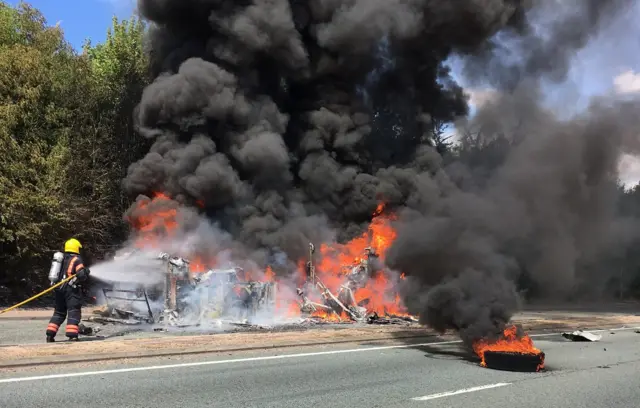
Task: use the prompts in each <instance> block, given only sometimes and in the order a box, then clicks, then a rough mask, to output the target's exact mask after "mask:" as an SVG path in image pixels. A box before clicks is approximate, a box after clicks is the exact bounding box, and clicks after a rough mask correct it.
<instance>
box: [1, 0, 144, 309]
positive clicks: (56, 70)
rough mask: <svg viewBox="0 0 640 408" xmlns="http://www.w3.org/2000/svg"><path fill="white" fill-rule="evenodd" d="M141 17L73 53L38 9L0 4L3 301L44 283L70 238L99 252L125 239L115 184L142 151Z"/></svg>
mask: <svg viewBox="0 0 640 408" xmlns="http://www.w3.org/2000/svg"><path fill="white" fill-rule="evenodd" d="M144 32H145V25H144V23H143V22H142V21H140V20H139V19H137V18H135V17H132V18H131V19H129V20H118V19H116V18H114V19H113V23H112V25H111V27H110V28H109V29H108V32H107V36H106V39H105V41H104V42H102V43H100V44H96V45H93V44H91V42H89V41H87V42H86V43H85V44H84V46H83V48H82V50H81V51H76V50H74V48H73V47H72V46H71V44H70V43H69V42H68V41H67V40H66V39H65V37H64V33H63V31H62V30H61V28H60V27H58V26H57V25H56V26H50V25H48V24H47V22H46V20H45V18H44V17H43V15H42V13H40V12H39V11H38V10H37V9H36V8H34V7H32V6H30V5H28V4H26V3H21V4H19V5H18V6H16V7H11V6H10V5H8V4H7V3H5V2H2V1H0V152H1V153H0V301H5V302H6V301H10V300H15V299H19V298H23V297H24V296H26V295H29V294H32V293H34V292H37V291H40V290H42V289H44V288H45V287H46V286H47V279H46V275H47V270H48V265H49V262H50V258H51V256H52V252H54V251H56V250H60V249H61V245H62V243H63V242H64V241H65V240H66V239H68V238H69V237H72V236H75V237H77V238H79V239H80V240H81V242H85V243H87V244H89V243H90V245H87V249H88V255H89V258H94V257H95V258H99V257H100V255H101V254H102V253H104V252H105V251H108V250H109V249H110V248H111V247H112V246H113V245H114V244H116V243H118V242H122V240H123V239H124V238H125V234H126V226H125V225H124V223H123V222H122V214H123V213H124V211H125V209H126V207H127V206H128V205H129V204H130V201H129V200H128V198H127V197H126V196H125V195H124V194H123V191H122V188H121V186H120V181H121V180H122V179H123V178H124V176H125V174H126V170H127V167H128V165H129V164H130V163H132V162H134V161H135V160H138V159H139V158H140V157H142V155H144V153H145V152H146V151H147V150H148V148H149V146H148V143H147V141H146V140H144V138H142V137H141V136H139V135H138V134H136V132H135V129H134V123H133V110H134V108H135V106H136V104H137V102H138V101H139V100H140V96H141V93H142V90H143V89H144V87H145V86H146V85H147V84H148V83H149V75H148V69H147V61H146V55H145V52H144V46H143V38H144Z"/></svg>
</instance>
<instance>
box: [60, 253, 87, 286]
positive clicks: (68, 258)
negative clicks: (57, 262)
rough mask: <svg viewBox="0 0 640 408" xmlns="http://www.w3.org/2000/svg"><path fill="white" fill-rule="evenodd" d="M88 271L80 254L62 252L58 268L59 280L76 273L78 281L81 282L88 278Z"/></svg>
mask: <svg viewBox="0 0 640 408" xmlns="http://www.w3.org/2000/svg"><path fill="white" fill-rule="evenodd" d="M89 273H90V271H89V268H87V267H85V266H84V261H83V260H82V257H81V256H80V255H78V254H73V253H70V252H65V253H64V258H63V259H62V267H61V268H60V280H62V279H66V278H68V277H69V276H72V275H76V276H77V277H78V283H79V284H82V283H84V282H86V281H87V279H88V278H89Z"/></svg>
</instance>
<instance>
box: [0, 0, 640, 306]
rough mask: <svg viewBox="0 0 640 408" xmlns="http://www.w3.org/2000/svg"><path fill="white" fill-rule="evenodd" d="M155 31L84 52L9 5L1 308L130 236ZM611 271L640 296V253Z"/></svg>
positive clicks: (2, 71) (623, 208) (630, 211)
mask: <svg viewBox="0 0 640 408" xmlns="http://www.w3.org/2000/svg"><path fill="white" fill-rule="evenodd" d="M145 30H146V27H145V24H144V22H143V21H141V20H139V19H138V18H136V17H131V18H130V19H128V20H119V19H117V18H114V19H113V22H112V25H111V27H110V28H109V29H108V32H107V36H106V39H105V40H104V42H102V43H100V44H95V45H94V44H92V43H91V42H90V41H87V42H86V43H85V44H84V46H83V48H82V50H81V51H76V50H75V49H74V48H73V47H72V46H71V44H70V43H69V42H68V41H67V40H66V39H65V37H64V33H63V31H62V30H61V29H60V27H58V26H57V25H56V26H50V25H48V24H47V22H46V20H45V18H44V17H43V15H42V14H41V13H40V12H39V11H38V10H37V9H36V8H34V7H32V6H30V5H28V4H26V3H21V4H19V5H18V6H16V7H12V6H10V5H8V4H7V3H5V2H3V1H2V0H0V303H6V302H12V301H15V300H20V299H24V298H25V297H26V296H29V295H32V294H34V293H37V292H39V291H41V290H43V289H44V288H46V287H47V285H48V282H47V276H46V275H47V270H48V267H49V262H50V259H51V256H52V253H53V252H54V251H56V250H60V249H61V245H62V243H63V242H64V241H65V240H66V239H68V238H69V237H71V236H74V237H77V238H79V239H80V240H81V241H82V242H84V243H86V244H87V249H88V254H89V258H94V259H99V258H100V257H102V256H103V255H104V254H105V253H107V252H110V251H111V250H112V249H113V248H114V247H115V246H117V244H118V243H120V242H122V241H123V240H124V239H125V238H126V234H127V226H126V224H125V223H124V222H123V219H122V215H123V214H124V212H125V210H126V209H127V207H128V206H129V205H130V204H131V199H132V197H127V196H126V195H125V193H124V192H123V189H122V188H121V180H122V179H123V178H124V176H125V174H126V171H127V168H128V166H129V165H130V164H131V163H133V162H135V161H137V160H139V159H140V158H141V157H143V155H144V154H145V153H146V152H147V151H148V149H149V142H148V141H147V140H145V139H144V138H143V137H142V136H140V135H139V134H138V133H137V132H136V129H135V125H134V122H133V113H134V109H135V107H136V105H137V103H138V101H139V100H140V97H141V95H142V91H143V89H144V87H145V86H146V85H147V84H149V82H150V80H151V76H150V71H149V67H148V62H147V55H146V53H145V49H144V35H145ZM433 142H434V145H435V146H436V148H437V150H438V152H440V153H441V154H442V155H443V156H445V159H447V158H451V157H455V158H456V159H457V160H463V161H465V162H467V163H469V164H471V165H473V163H474V162H475V161H477V158H479V157H480V156H481V155H485V154H486V153H487V149H493V150H496V153H495V154H496V155H500V151H501V150H504V149H505V146H504V145H505V142H504V141H503V140H501V139H500V138H497V139H495V140H494V141H493V142H492V143H490V144H488V145H484V146H477V145H464V144H462V145H458V146H452V145H451V144H450V143H448V141H447V140H446V138H444V137H443V131H442V129H436V130H435V131H434V135H433ZM620 194H621V200H620V212H621V214H624V215H626V216H629V217H633V218H636V219H638V218H640V188H639V187H638V186H636V187H635V188H633V189H632V190H626V191H625V190H623V189H621V190H620ZM611 262H612V265H615V267H616V268H619V269H620V273H619V274H618V275H616V276H617V278H616V279H613V280H612V282H611V285H612V288H613V289H612V290H613V291H614V292H616V293H617V294H618V295H619V296H620V297H629V296H638V295H640V252H639V251H635V250H634V248H633V247H632V248H628V249H625V250H624V251H621V252H620V253H618V254H616V256H615V259H612V260H611ZM523 285H525V286H526V283H523Z"/></svg>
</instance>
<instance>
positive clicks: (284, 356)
mask: <svg viewBox="0 0 640 408" xmlns="http://www.w3.org/2000/svg"><path fill="white" fill-rule="evenodd" d="M637 329H640V327H623V328H619V329H603V330H590V332H591V333H598V332H605V331H623V330H637ZM561 333H562V332H556V333H540V334H532V335H531V337H549V336H553V335H558V334H561ZM458 343H462V340H451V341H436V342H431V343H418V344H402V345H396V346H378V347H363V348H357V349H347V350H330V351H316V352H311V353H297V354H281V355H275V356H262V357H248V358H236V359H230V360H213V361H198V362H193V363H180V364H166V365H155V366H146V367H129V368H118V369H113V370H101V371H85V372H79V373H64V374H50V375H39V376H33V377H17V378H3V379H0V384H7V383H16V382H23V381H39V380H53V379H56V378H71V377H84V376H91V375H106V374H120V373H132V372H136V371H152V370H167V369H172V368H187V367H199V366H210V365H220V364H237V363H246V362H250V361H268V360H283V359H287V358H301V357H315V356H326V355H331V354H348V353H358V352H366V351H379V350H393V349H404V348H411V347H421V346H437V345H444V344H458Z"/></svg>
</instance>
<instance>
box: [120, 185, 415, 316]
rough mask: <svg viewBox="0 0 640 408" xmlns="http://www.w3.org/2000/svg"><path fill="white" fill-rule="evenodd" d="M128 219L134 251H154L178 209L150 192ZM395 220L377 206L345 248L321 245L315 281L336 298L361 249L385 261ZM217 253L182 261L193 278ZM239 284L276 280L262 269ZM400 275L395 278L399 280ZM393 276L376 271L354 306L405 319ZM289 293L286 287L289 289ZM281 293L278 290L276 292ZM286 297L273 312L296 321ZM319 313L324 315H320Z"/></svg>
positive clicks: (170, 230) (301, 266) (173, 225)
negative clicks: (185, 261) (400, 316)
mask: <svg viewBox="0 0 640 408" xmlns="http://www.w3.org/2000/svg"><path fill="white" fill-rule="evenodd" d="M196 204H197V205H198V206H199V207H204V202H202V201H198V202H197V203H196ZM133 214H134V215H133V216H130V217H129V218H128V219H127V220H128V222H129V224H130V225H131V227H132V229H133V230H135V231H136V241H135V246H136V247H137V248H153V249H156V248H158V247H159V245H160V239H161V238H162V237H171V236H172V235H174V234H175V232H176V230H177V228H178V222H177V214H178V205H177V203H175V202H173V200H172V198H171V197H170V196H169V195H167V194H164V193H159V192H158V193H154V194H153V197H152V198H150V199H146V200H140V201H139V202H138V203H137V207H136V208H135V209H134V211H133ZM394 219H395V215H394V214H388V213H387V212H386V211H385V205H384V204H379V205H378V207H377V208H376V210H375V211H374V213H373V220H372V222H371V224H370V225H369V227H368V228H367V230H366V231H365V232H364V233H363V234H362V235H360V236H359V237H356V238H355V239H353V240H351V241H350V242H348V243H346V244H337V243H333V244H326V243H323V244H321V245H320V249H319V252H320V254H319V255H320V256H319V257H318V258H319V263H317V264H316V274H317V276H318V277H319V279H320V280H321V281H322V282H323V283H324V284H325V285H326V286H327V287H328V288H329V290H331V292H332V293H334V294H335V295H338V293H339V292H340V289H341V287H342V285H343V284H345V283H346V282H347V275H348V274H349V273H350V272H351V270H352V268H353V267H356V266H358V265H359V264H360V263H361V262H366V261H368V260H369V259H368V258H369V257H368V256H367V255H366V254H365V249H367V248H371V250H372V252H373V253H374V254H375V256H377V257H378V259H379V261H380V263H381V264H382V263H383V262H384V260H385V255H386V251H387V250H388V248H389V247H390V246H391V244H392V243H393V241H394V240H395V238H396V235H397V234H396V231H395V230H394V228H393V226H392V225H391V223H392V221H393V220H394ZM215 255H216V254H200V253H198V254H191V255H190V256H189V254H185V255H184V256H185V258H187V259H189V260H190V271H191V273H192V274H197V273H202V272H205V271H206V270H208V269H209V268H215V267H216V265H215V264H216V262H215ZM306 262H307V260H305V259H303V260H300V261H299V262H298V271H297V275H296V276H295V277H294V280H295V281H296V283H297V286H298V287H301V286H302V284H303V283H304V282H305V280H306V273H305V264H306ZM238 278H239V279H240V280H242V281H245V282H246V281H251V280H254V281H255V280H261V281H264V282H277V276H276V274H275V273H274V271H273V269H272V268H271V267H267V268H266V269H265V270H264V273H262V272H260V271H255V270H254V271H251V270H245V271H244V276H239V277H238ZM404 278H405V276H404V274H402V275H401V276H400V279H404ZM395 283H396V282H394V279H393V277H392V276H391V274H390V273H389V272H388V271H387V270H384V269H383V270H381V271H378V272H377V273H376V274H375V275H374V276H372V277H371V278H369V279H368V280H366V282H365V283H364V284H363V285H364V286H362V287H359V288H357V289H355V290H353V297H354V300H355V302H356V303H357V304H359V305H361V306H363V307H365V308H366V309H367V311H368V312H369V313H373V312H376V313H377V314H378V315H381V316H383V315H407V311H406V308H405V307H404V305H403V303H402V300H401V299H400V296H399V295H398V294H397V293H396V291H395V289H394V287H395ZM289 289H290V288H289ZM282 290H284V288H282V287H280V286H278V293H284V292H281V291H282ZM282 297H283V298H284V297H288V298H290V300H289V301H287V302H286V303H283V301H282V300H280V298H281V296H279V295H278V297H277V299H278V300H277V306H276V307H277V308H278V310H279V311H281V312H282V311H283V310H284V311H285V313H286V314H287V315H288V316H299V315H300V305H299V304H298V303H297V302H296V301H295V300H293V299H291V298H295V296H291V295H289V296H282ZM323 313H324V314H323ZM343 314H344V316H341V317H342V318H343V319H344V320H349V317H348V316H347V315H346V313H344V312H343ZM315 315H316V316H317V317H323V318H326V319H327V320H335V321H338V320H339V318H338V316H337V315H335V313H329V314H327V313H326V312H318V313H316V314H315Z"/></svg>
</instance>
